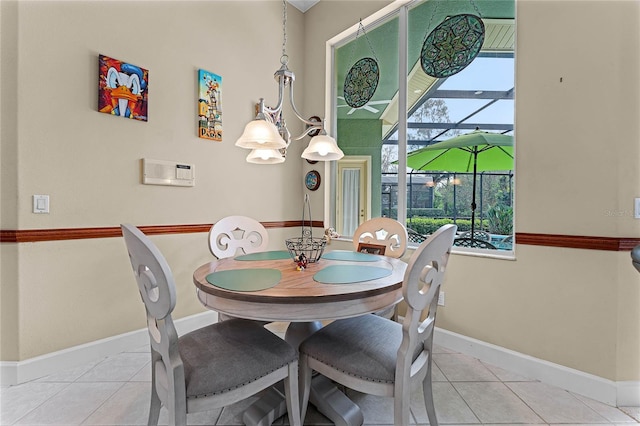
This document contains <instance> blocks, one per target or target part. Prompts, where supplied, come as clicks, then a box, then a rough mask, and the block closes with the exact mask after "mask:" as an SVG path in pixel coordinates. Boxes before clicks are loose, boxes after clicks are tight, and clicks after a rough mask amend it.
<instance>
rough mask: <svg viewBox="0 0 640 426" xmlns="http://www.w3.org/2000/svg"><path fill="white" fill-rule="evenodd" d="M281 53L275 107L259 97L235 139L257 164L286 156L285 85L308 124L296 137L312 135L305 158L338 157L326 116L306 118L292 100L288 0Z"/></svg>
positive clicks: (272, 162)
mask: <svg viewBox="0 0 640 426" xmlns="http://www.w3.org/2000/svg"><path fill="white" fill-rule="evenodd" d="M282 32H283V37H282V56H281V57H280V64H281V66H280V69H278V70H277V71H276V72H275V74H274V78H275V80H276V81H277V82H278V103H277V104H276V106H275V107H273V108H272V107H269V106H267V105H265V103H264V99H263V98H260V102H259V103H258V113H257V115H256V118H255V119H254V120H253V121H251V122H250V123H249V124H247V126H246V127H245V129H244V132H243V133H242V136H240V138H239V139H238V140H237V141H236V146H238V147H240V148H245V149H251V150H252V151H251V152H250V153H249V155H248V156H247V162H249V163H256V164H277V163H282V162H283V161H284V160H285V155H286V149H287V147H288V146H289V143H290V142H291V135H290V133H289V130H288V129H287V126H286V123H285V120H284V118H283V116H282V107H283V105H284V93H285V89H286V88H287V87H288V88H289V103H290V104H291V109H292V110H293V113H294V114H295V115H296V117H298V119H299V120H300V121H302V122H303V123H304V124H306V125H307V129H306V130H305V131H304V132H303V133H302V134H301V135H300V136H298V137H296V138H294V140H299V139H302V138H303V137H305V136H307V135H312V136H313V137H312V138H311V141H310V142H309V146H307V148H306V149H305V150H304V152H303V153H302V158H305V159H307V160H309V161H333V160H339V159H340V158H342V157H343V156H344V153H343V152H342V150H340V148H339V147H338V144H337V142H336V140H335V139H334V138H332V137H331V136H329V135H327V132H326V131H325V129H324V120H322V119H319V118H317V117H312V118H313V120H312V119H306V118H304V117H303V116H302V114H300V113H299V112H298V109H297V108H296V105H295V103H294V100H293V82H294V81H295V74H294V73H293V71H291V70H289V68H288V66H287V65H288V62H289V56H288V55H287V53H286V44H287V2H286V0H282Z"/></svg>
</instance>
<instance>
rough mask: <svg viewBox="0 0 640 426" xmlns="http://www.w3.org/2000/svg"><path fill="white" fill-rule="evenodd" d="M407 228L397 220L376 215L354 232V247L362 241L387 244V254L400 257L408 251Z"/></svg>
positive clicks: (356, 247)
mask: <svg viewBox="0 0 640 426" xmlns="http://www.w3.org/2000/svg"><path fill="white" fill-rule="evenodd" d="M408 240H409V237H408V235H407V228H405V227H404V225H403V224H401V223H400V222H398V221H397V220H394V219H391V218H388V217H376V218H373V219H369V220H367V221H366V222H363V223H362V224H360V226H358V228H357V229H356V231H355V233H354V234H353V248H354V249H356V250H357V249H358V245H359V244H360V243H367V244H377V245H383V246H385V252H384V254H385V256H389V257H395V258H400V257H402V256H404V253H405V252H406V251H407V242H408Z"/></svg>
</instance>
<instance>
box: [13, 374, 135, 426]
mask: <svg viewBox="0 0 640 426" xmlns="http://www.w3.org/2000/svg"><path fill="white" fill-rule="evenodd" d="M122 385H123V383H119V382H109V383H107V382H102V383H71V384H69V385H67V386H66V387H65V388H64V389H63V390H61V391H60V392H58V393H57V394H55V395H54V396H53V397H51V398H49V399H48V400H47V401H46V402H44V403H43V404H42V405H40V406H39V407H38V408H36V409H35V410H33V411H31V412H30V413H29V414H27V415H26V416H24V417H22V418H21V419H20V420H18V422H16V424H17V425H30V426H33V425H64V426H74V425H80V424H81V423H82V422H83V421H84V420H85V419H86V418H87V417H89V416H90V415H91V413H93V412H94V411H95V410H96V409H97V408H98V407H100V406H101V405H102V404H104V402H105V401H107V400H108V399H109V398H110V397H111V395H113V394H114V393H115V392H116V391H117V390H118V389H119V388H120V387H122Z"/></svg>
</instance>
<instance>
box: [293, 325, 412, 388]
mask: <svg viewBox="0 0 640 426" xmlns="http://www.w3.org/2000/svg"><path fill="white" fill-rule="evenodd" d="M401 342H402V325H400V324H398V323H397V322H394V321H391V320H388V319H386V318H382V317H379V316H376V315H373V314H369V315H363V316H359V317H355V318H348V319H344V320H338V321H334V322H332V323H331V324H329V325H327V326H326V327H324V328H322V329H320V330H319V331H317V332H315V333H314V334H313V335H311V336H310V337H309V338H307V339H306V340H305V341H304V342H303V343H302V344H301V345H300V353H304V354H306V355H308V356H309V357H311V358H314V359H317V360H318V361H320V362H322V363H324V364H327V365H329V366H331V367H333V368H335V369H337V370H339V371H341V372H343V373H346V374H349V375H351V376H354V377H358V378H360V379H365V380H368V381H372V382H377V383H393V382H394V381H395V379H394V377H395V369H396V358H397V355H398V349H399V348H400V343H401ZM421 349H422V348H416V352H417V353H419V352H420V351H421ZM417 353H416V354H415V356H417ZM415 356H414V359H415Z"/></svg>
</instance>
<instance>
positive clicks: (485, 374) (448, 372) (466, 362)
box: [433, 353, 498, 382]
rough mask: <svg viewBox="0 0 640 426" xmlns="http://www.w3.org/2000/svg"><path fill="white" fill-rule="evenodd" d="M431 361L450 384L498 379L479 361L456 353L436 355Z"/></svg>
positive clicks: (494, 380)
mask: <svg viewBox="0 0 640 426" xmlns="http://www.w3.org/2000/svg"><path fill="white" fill-rule="evenodd" d="M433 361H434V362H435V364H436V365H437V366H438V368H439V369H440V371H442V373H443V374H444V375H445V377H446V378H447V380H449V381H451V382H496V381H498V378H497V377H496V376H495V374H493V373H492V372H491V371H490V370H489V369H488V368H487V367H485V366H484V364H482V363H481V362H480V361H478V360H477V359H475V358H472V357H470V356H467V355H463V354H457V353H438V354H434V355H433Z"/></svg>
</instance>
